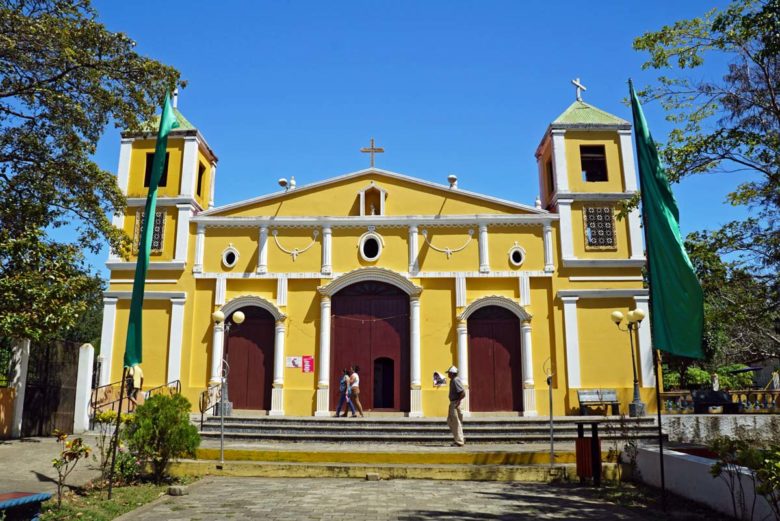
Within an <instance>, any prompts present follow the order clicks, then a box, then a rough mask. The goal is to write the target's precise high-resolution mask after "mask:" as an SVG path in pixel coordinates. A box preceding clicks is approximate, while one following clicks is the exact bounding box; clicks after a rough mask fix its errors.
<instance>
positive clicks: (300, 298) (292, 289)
mask: <svg viewBox="0 0 780 521" xmlns="http://www.w3.org/2000/svg"><path fill="white" fill-rule="evenodd" d="M319 285H320V281H319V279H307V280H301V279H292V280H290V281H289V282H288V286H287V289H288V292H289V294H288V301H287V308H286V309H285V313H286V314H287V316H288V318H287V320H286V321H285V324H286V326H287V332H286V334H287V336H286V339H285V356H303V355H311V356H314V372H313V373H304V372H302V371H301V370H300V369H295V368H287V367H285V369H284V408H285V414H287V415H288V416H311V415H313V414H314V411H315V409H316V399H317V395H316V389H317V375H318V374H319V373H318V371H319V366H320V363H321V360H320V359H319V348H318V347H317V346H318V345H319V331H320V305H319V298H316V297H315V298H312V296H313V295H315V294H317V293H316V291H317V286H319Z"/></svg>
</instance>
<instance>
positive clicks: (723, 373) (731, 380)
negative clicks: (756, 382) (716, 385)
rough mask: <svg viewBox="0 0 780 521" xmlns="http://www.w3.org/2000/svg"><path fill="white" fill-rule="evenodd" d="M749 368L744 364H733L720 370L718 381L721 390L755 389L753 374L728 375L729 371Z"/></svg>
mask: <svg viewBox="0 0 780 521" xmlns="http://www.w3.org/2000/svg"><path fill="white" fill-rule="evenodd" d="M745 368H747V366H746V365H744V364H731V365H725V366H723V367H719V368H718V380H719V381H720V388H721V389H750V388H751V387H753V372H752V371H745V372H743V373H737V374H728V372H729V371H734V370H737V369H745Z"/></svg>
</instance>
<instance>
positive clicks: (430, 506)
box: [119, 477, 658, 521]
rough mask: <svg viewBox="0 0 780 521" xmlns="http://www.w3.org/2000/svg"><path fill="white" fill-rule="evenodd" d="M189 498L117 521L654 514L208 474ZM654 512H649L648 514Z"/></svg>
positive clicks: (500, 492)
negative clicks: (210, 475) (221, 476)
mask: <svg viewBox="0 0 780 521" xmlns="http://www.w3.org/2000/svg"><path fill="white" fill-rule="evenodd" d="M189 489H190V490H189V495H186V496H179V497H163V498H161V499H159V500H157V501H155V502H154V503H151V504H150V505H147V506H145V507H141V508H140V509H138V510H136V511H134V512H131V513H129V514H125V515H124V516H122V517H121V518H119V519H121V520H123V521H130V520H135V521H141V520H150V521H160V520H163V519H165V520H170V521H179V520H181V521H184V520H190V521H198V520H199V521H206V520H216V519H235V520H249V519H263V520H268V521H301V520H312V521H313V520H331V519H344V520H355V521H389V520H409V521H412V520H428V519H436V520H445V521H447V520H449V521H456V520H458V521H489V520H510V519H512V520H526V519H528V520H531V519H554V520H575V519H576V520H599V521H613V520H650V519H658V517H657V514H655V513H650V512H646V513H645V512H642V511H636V510H629V509H627V508H624V507H621V506H618V505H614V504H611V503H607V502H604V501H602V500H600V499H598V498H596V497H594V495H593V489H590V488H587V487H579V486H570V485H554V486H551V485H538V484H521V483H505V482H503V483H502V482H478V481H427V480H397V481H364V480H353V479H274V478H218V477H211V478H206V479H204V480H202V481H200V482H198V483H195V484H193V485H191V486H190V487H189ZM654 514H655V515H654Z"/></svg>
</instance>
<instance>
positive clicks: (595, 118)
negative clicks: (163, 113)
mask: <svg viewBox="0 0 780 521" xmlns="http://www.w3.org/2000/svg"><path fill="white" fill-rule="evenodd" d="M177 115H178V116H179V119H180V122H181V126H180V127H179V128H178V129H175V130H174V131H173V132H172V133H171V135H170V138H169V141H168V152H167V162H166V168H167V172H166V174H165V178H164V180H163V182H162V183H161V187H160V189H159V198H158V207H157V212H156V215H155V220H154V239H153V252H152V260H151V264H150V269H149V273H148V277H147V286H146V292H145V301H144V311H143V324H144V333H143V345H144V360H143V364H142V367H143V370H144V374H145V379H146V381H145V387H146V388H150V387H155V386H157V385H162V384H165V383H166V382H172V381H176V380H179V381H180V382H181V386H182V393H183V394H184V395H185V396H187V397H188V398H189V399H190V401H191V402H192V403H193V404H195V405H193V407H194V408H195V409H197V405H196V404H197V403H198V399H199V397H200V395H201V393H202V392H203V391H204V390H206V389H207V388H208V387H209V386H210V385H214V384H217V383H218V382H219V381H220V374H221V371H222V360H223V357H224V358H225V360H226V361H227V365H228V367H229V374H228V377H227V379H228V390H229V397H230V400H231V401H232V402H233V407H234V408H235V409H249V410H255V411H265V412H267V414H269V415H284V416H311V415H316V416H325V415H331V414H333V411H334V408H335V406H336V403H337V400H338V392H339V391H338V381H339V377H340V375H341V374H342V370H343V368H345V367H348V366H354V365H358V366H360V378H361V391H362V392H361V401H362V402H363V406H364V409H366V410H368V411H381V412H395V413H398V414H399V415H400V414H403V415H408V416H411V417H425V416H445V415H446V412H447V405H448V403H447V390H446V387H445V388H441V387H436V386H434V382H433V376H432V375H433V373H434V372H435V371H438V372H444V370H445V369H446V368H447V367H449V366H450V365H456V366H458V367H459V368H460V370H461V377H462V379H463V381H464V383H465V384H466V386H467V389H468V391H467V398H466V401H465V403H464V408H465V410H466V411H467V414H472V415H477V414H486V415H495V414H512V415H523V416H534V415H537V414H542V415H546V414H547V413H548V410H549V401H548V384H547V375H548V374H549V373H552V377H551V381H552V384H551V385H552V388H553V389H552V391H553V392H552V397H553V404H552V405H553V410H554V414H556V415H563V414H572V413H574V412H575V411H576V410H577V407H578V402H577V393H576V390H578V389H616V390H617V391H618V396H619V398H620V400H621V411H622V412H627V410H628V402H630V401H631V396H632V385H633V371H632V357H631V353H630V347H629V338H627V333H625V332H624V331H620V330H618V328H616V327H615V325H614V323H612V321H611V320H610V314H611V312H612V311H614V310H620V311H622V312H624V313H626V312H627V311H628V310H630V309H635V308H639V309H643V310H644V311H645V312H647V311H648V292H647V290H646V289H644V288H643V282H642V272H641V270H642V267H643V266H644V262H645V260H644V254H643V245H642V236H641V229H640V222H639V217H638V214H637V212H633V213H631V214H630V215H629V216H628V218H625V219H618V218H617V210H616V205H617V204H618V203H619V202H620V201H622V200H625V199H628V198H630V197H631V196H632V195H633V194H634V193H635V192H636V190H637V180H636V173H635V167H634V157H633V148H632V138H631V125H630V124H629V123H628V122H627V121H625V120H622V119H620V118H618V117H616V116H613V115H610V114H608V113H606V112H603V111H601V110H599V109H597V108H595V107H593V106H591V105H589V104H587V103H584V102H582V101H581V100H577V101H575V102H574V103H573V104H572V105H571V106H570V107H569V108H568V109H567V110H566V111H564V112H563V113H562V114H561V115H560V116H559V117H558V118H557V119H555V120H554V121H553V122H552V123H551V124H550V125H549V126H548V128H547V130H546V132H545V133H544V134H543V136H542V139H541V142H540V144H539V146H538V148H537V150H536V159H537V164H538V172H537V173H536V175H537V176H538V180H539V194H540V195H539V197H538V198H537V200H536V201H535V202H534V203H532V204H530V205H526V204H522V203H518V202H513V201H508V200H504V199H499V198H496V197H491V196H486V195H482V194H478V193H473V192H470V191H466V190H463V189H461V188H459V187H458V183H457V180H456V179H455V178H454V177H450V178H449V179H448V181H447V182H446V183H442V184H438V183H433V182H430V181H427V180H422V179H416V178H412V177H408V176H405V175H402V174H399V173H395V172H390V171H386V170H382V169H378V168H374V167H371V168H369V169H366V170H361V171H358V172H353V173H347V174H344V175H340V176H336V177H331V178H327V179H324V180H322V181H319V182H315V183H312V184H309V185H305V186H295V183H294V181H292V180H291V181H290V182H288V183H285V185H286V186H285V187H284V188H283V190H282V191H279V192H276V193H271V194H268V195H260V196H258V197H254V198H250V199H247V200H244V201H239V202H236V203H232V204H227V205H224V206H219V207H216V206H214V204H213V200H214V188H215V186H216V182H217V169H216V167H217V156H216V155H215V153H214V151H213V150H212V149H211V148H210V147H209V145H208V143H207V142H206V140H205V139H204V137H203V134H202V133H201V132H200V131H199V130H198V129H197V128H195V127H194V126H193V125H191V124H190V123H189V122H188V121H186V119H185V118H184V117H183V116H182V115H181V113H179V112H178V110H177ZM153 152H154V135H152V134H143V133H137V134H132V133H124V134H123V136H122V141H121V145H120V154H119V169H118V182H119V185H120V187H121V189H122V190H123V191H124V193H125V194H126V195H127V198H128V199H127V201H128V206H127V210H126V212H125V213H124V214H121V215H117V216H115V217H114V223H115V225H117V226H119V227H122V228H124V230H125V231H127V233H128V234H130V235H131V236H132V237H134V238H135V240H136V241H137V237H138V235H139V227H140V220H141V218H142V212H143V208H144V202H145V197H146V191H147V188H146V187H145V186H146V185H148V176H149V173H148V172H149V168H150V165H151V157H152V154H153ZM372 163H373V161H372ZM107 266H108V268H109V269H110V272H111V279H110V285H109V288H108V290H107V291H106V292H105V296H104V318H103V332H102V339H101V356H102V359H103V363H102V365H101V373H100V375H99V380H100V383H101V384H108V383H111V382H116V381H118V380H119V379H120V377H121V372H122V356H123V353H124V344H125V337H126V331H127V322H128V316H129V305H130V294H131V291H132V279H133V273H134V268H135V262H134V259H133V258H130V259H121V258H118V257H115V256H111V257H110V258H109V260H108V262H107ZM217 310H220V311H222V312H223V313H224V316H225V317H227V319H226V320H224V321H220V322H215V321H214V319H213V317H212V314H213V313H214V312H215V311H217ZM239 310H240V311H242V312H243V313H244V315H245V317H246V320H245V321H244V322H243V323H241V324H233V323H232V320H231V317H232V314H233V313H235V312H236V311H239ZM634 346H635V353H634V355H635V358H636V364H637V371H638V378H639V384H640V386H641V393H642V398H643V400H644V401H645V402H646V403H648V405H649V407H648V409H650V410H652V409H655V401H654V392H653V386H654V381H655V380H654V372H653V355H652V350H651V345H650V332H649V324H648V323H647V321H645V323H643V324H642V325H641V327H640V328H639V331H638V332H637V334H636V337H635V339H634Z"/></svg>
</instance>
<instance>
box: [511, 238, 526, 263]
mask: <svg viewBox="0 0 780 521" xmlns="http://www.w3.org/2000/svg"><path fill="white" fill-rule="evenodd" d="M523 261H525V250H524V249H523V248H522V247H521V246H518V245H517V243H515V245H514V246H513V247H512V248H510V250H509V263H510V264H512V266H521V265H522V264H523Z"/></svg>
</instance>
